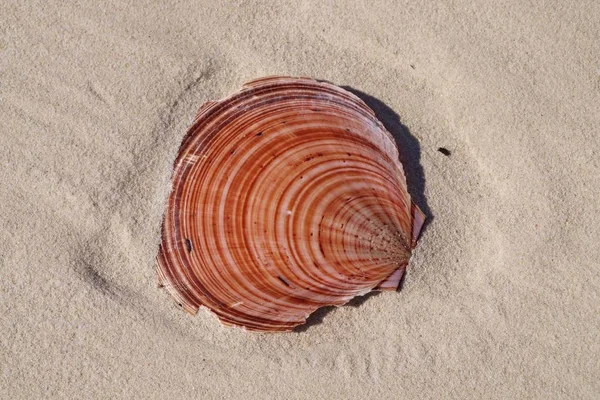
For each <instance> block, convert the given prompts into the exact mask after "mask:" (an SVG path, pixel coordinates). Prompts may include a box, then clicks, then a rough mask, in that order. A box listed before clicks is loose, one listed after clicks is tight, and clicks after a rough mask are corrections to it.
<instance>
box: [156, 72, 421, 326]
mask: <svg viewBox="0 0 600 400" xmlns="http://www.w3.org/2000/svg"><path fill="white" fill-rule="evenodd" d="M424 219H425V217H424V215H423V213H422V212H421V211H420V210H419V208H418V207H417V206H416V205H414V204H413V203H412V201H411V197H410V195H409V194H408V192H407V188H406V179H405V176H404V172H403V169H402V165H401V164H400V161H399V159H398V149H397V147H396V145H395V142H394V139H393V137H392V136H391V134H390V133H388V132H387V131H386V129H385V128H384V127H383V125H382V124H381V122H379V121H378V120H377V118H376V117H375V114H374V112H373V111H372V110H371V109H370V108H369V107H367V105H366V104H365V103H364V102H363V101H362V100H360V99H359V98H357V97H356V96H355V95H353V94H351V93H349V92H348V91H346V90H344V89H342V88H340V87H337V86H334V85H332V84H330V83H325V82H317V81H315V80H312V79H309V78H291V77H268V78H262V79H259V80H255V81H252V82H250V83H247V84H246V85H244V87H243V88H242V90H241V91H239V92H237V93H235V94H233V95H231V96H229V97H228V98H226V99H223V100H221V101H217V102H208V103H205V104H204V105H202V107H200V110H199V111H198V115H197V116H196V118H195V120H194V123H193V125H192V126H191V128H190V129H189V131H188V132H187V135H186V136H185V137H184V139H183V141H182V144H181V147H180V149H179V153H178V155H177V158H176V161H175V165H174V171H173V176H172V192H171V194H170V196H169V200H168V204H167V207H166V211H165V215H164V221H163V227H162V243H161V245H160V248H159V253H158V257H157V260H158V278H159V281H160V284H161V285H162V286H164V287H165V288H166V290H167V291H168V292H169V293H170V294H171V295H172V296H173V297H174V298H175V300H176V301H177V302H178V303H179V304H180V305H181V306H182V307H183V308H184V309H185V310H186V311H188V312H190V313H192V314H195V313H196V312H197V311H198V309H199V308H200V307H205V308H207V309H208V310H210V311H211V312H212V313H214V314H215V315H216V316H217V317H218V318H219V320H220V321H221V322H222V323H223V324H225V325H230V326H238V327H242V328H245V329H248V330H253V331H289V330H291V329H293V328H294V327H295V326H297V325H300V324H303V323H304V322H305V321H306V318H307V317H308V315H310V314H311V313H312V312H313V311H315V310H316V309H318V308H320V307H323V306H327V305H335V306H339V305H343V304H345V303H347V302H348V301H349V300H351V299H352V298H353V297H355V296H360V295H364V294H366V293H368V292H370V291H371V290H395V289H396V288H397V287H398V284H399V282H400V279H401V278H402V275H403V274H404V270H405V268H406V266H407V264H408V261H409V259H410V256H411V250H412V249H413V248H414V247H415V245H416V241H417V238H418V235H419V232H420V230H421V227H422V225H423V222H424Z"/></svg>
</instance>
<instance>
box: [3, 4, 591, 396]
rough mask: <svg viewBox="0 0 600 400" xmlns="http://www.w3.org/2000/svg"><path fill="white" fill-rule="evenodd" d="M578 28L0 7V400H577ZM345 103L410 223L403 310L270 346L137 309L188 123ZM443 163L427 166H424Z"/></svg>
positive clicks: (399, 17) (581, 168) (386, 14)
mask: <svg viewBox="0 0 600 400" xmlns="http://www.w3.org/2000/svg"><path fill="white" fill-rule="evenodd" d="M599 27H600V2H598V1H578V2H564V1H559V0H555V1H541V2H533V3H531V4H525V3H523V2H521V1H516V0H512V1H467V0H457V1H444V2H419V3H417V2H400V1H377V0H376V1H352V2H350V1H349V2H337V1H336V2H320V1H270V2H267V1H263V2H221V1H214V0H213V1H198V2H193V1H188V0H183V1H177V2H158V1H141V2H126V1H123V0H112V1H110V0H109V1H102V2H97V1H79V2H75V1H74V2H59V1H37V0H36V1H34V0H32V1H27V2H25V1H15V0H8V1H7V2H6V1H5V2H3V3H2V4H1V5H0V117H1V123H0V183H1V184H0V210H1V212H0V316H1V318H0V338H1V339H0V397H1V398H12V399H20V398H23V399H26V398H90V399H91V398H94V399H95V398H98V399H100V398H126V399H131V398H144V399H146V398H156V399H159V398H160V399H167V398H198V399H237V398H240V399H242V398H243V399H399V398H407V399H445V398H455V399H482V398H485V399H516V398H523V399H524V398H527V399H548V398H552V399H598V398H599V396H600V311H599V310H600V245H599V240H600V138H599V135H600V132H599V128H600V106H599V105H600V31H599ZM266 75H291V76H310V77H314V78H316V79H322V80H327V81H330V82H332V83H334V84H337V85H340V86H344V87H346V88H348V89H349V90H352V91H353V92H354V93H356V94H357V95H359V96H360V97H361V98H363V99H364V100H365V101H366V102H367V104H369V105H370V106H371V107H372V108H373V109H374V110H375V111H376V113H377V115H378V116H379V118H380V119H381V120H382V121H383V122H384V124H385V125H386V127H387V128H388V129H389V130H390V131H391V132H392V133H393V134H394V136H395V137H396V139H397V141H398V143H399V145H400V153H401V160H402V162H403V163H404V166H405V169H406V173H407V176H408V183H409V191H410V192H411V194H412V195H413V197H414V199H415V202H416V203H417V204H418V205H419V206H420V207H421V208H422V209H423V211H424V212H425V213H426V214H427V216H428V224H427V225H426V227H425V230H424V231H423V235H422V237H421V240H420V242H419V245H418V247H417V249H416V251H415V253H414V255H413V258H412V260H411V263H410V265H409V268H408V270H407V275H406V277H405V280H404V283H403V287H402V289H401V290H400V291H399V292H386V293H381V294H378V295H372V296H367V297H366V298H361V299H356V300H354V301H353V302H352V303H351V304H349V305H346V306H343V307H340V308H330V309H325V310H320V311H318V312H316V313H315V314H314V315H313V316H311V317H310V318H309V322H308V324H307V325H306V326H304V327H303V328H301V329H299V330H297V331H296V332H293V333H288V334H256V333H248V332H244V331H242V330H239V329H230V328H225V327H222V326H221V325H220V324H219V323H218V321H217V319H216V318H215V317H214V316H212V315H211V314H210V313H208V312H206V311H203V310H201V311H200V312H199V313H198V314H197V315H196V316H191V315H188V314H186V313H184V312H182V311H181V310H180V309H178V307H177V306H176V304H175V303H174V302H173V301H172V299H171V298H170V297H169V295H168V294H167V293H166V292H165V291H164V290H161V289H159V288H157V280H156V276H155V267H156V262H155V257H156V254H157V250H158V244H159V241H160V228H161V222H162V214H163V211H164V207H165V202H166V199H167V196H168V194H169V190H170V182H169V179H170V174H171V170H172V164H173V160H174V159H175V156H176V152H177V149H178V147H179V143H180V141H181V138H182V137H183V135H184V134H185V132H186V129H187V127H188V126H189V125H190V123H191V121H192V120H193V118H194V116H195V112H196V110H197V109H198V107H199V106H200V105H201V104H202V103H203V102H205V101H207V100H215V99H220V98H222V97H224V96H226V95H228V94H230V93H232V92H234V91H236V90H237V89H238V88H240V87H241V85H242V84H243V83H244V82H246V81H249V80H252V79H255V78H258V77H262V76H266ZM440 149H441V150H440Z"/></svg>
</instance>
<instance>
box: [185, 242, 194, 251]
mask: <svg viewBox="0 0 600 400" xmlns="http://www.w3.org/2000/svg"><path fill="white" fill-rule="evenodd" d="M185 245H186V246H187V249H188V251H189V252H190V253H191V252H192V241H191V240H190V239H188V238H185Z"/></svg>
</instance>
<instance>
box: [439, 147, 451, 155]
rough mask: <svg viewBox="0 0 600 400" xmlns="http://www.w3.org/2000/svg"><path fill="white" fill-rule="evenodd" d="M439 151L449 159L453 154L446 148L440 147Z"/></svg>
mask: <svg viewBox="0 0 600 400" xmlns="http://www.w3.org/2000/svg"><path fill="white" fill-rule="evenodd" d="M438 151H439V152H440V153H442V154H443V155H445V156H447V157H449V156H450V154H452V152H451V151H450V150H448V149H447V148H445V147H439V148H438Z"/></svg>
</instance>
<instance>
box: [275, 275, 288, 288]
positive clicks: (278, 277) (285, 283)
mask: <svg viewBox="0 0 600 400" xmlns="http://www.w3.org/2000/svg"><path fill="white" fill-rule="evenodd" d="M277 279H279V280H280V281H281V282H283V284H284V285H285V286H287V287H290V284H289V282H288V281H286V280H285V279H284V278H283V277H282V276H281V275H279V276H277Z"/></svg>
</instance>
